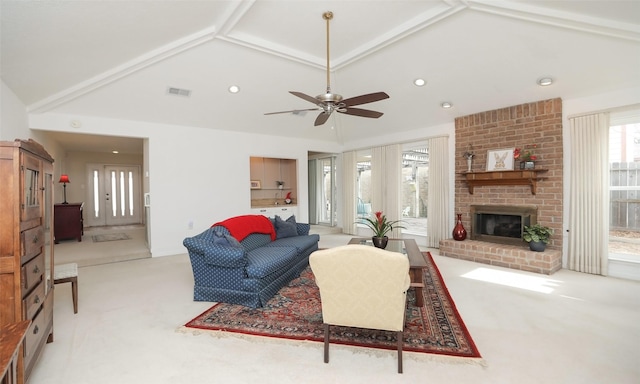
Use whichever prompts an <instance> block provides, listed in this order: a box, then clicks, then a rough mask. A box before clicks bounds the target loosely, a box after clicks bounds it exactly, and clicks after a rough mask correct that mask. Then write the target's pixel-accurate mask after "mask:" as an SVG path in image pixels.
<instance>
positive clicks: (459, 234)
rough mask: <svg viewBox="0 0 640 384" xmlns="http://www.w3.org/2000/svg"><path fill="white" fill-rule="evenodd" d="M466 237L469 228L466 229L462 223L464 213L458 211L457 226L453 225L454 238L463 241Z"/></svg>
mask: <svg viewBox="0 0 640 384" xmlns="http://www.w3.org/2000/svg"><path fill="white" fill-rule="evenodd" d="M466 238H467V230H466V229H464V225H462V214H460V213H458V221H457V222H456V226H455V227H453V239H454V240H457V241H462V240H464V239H466Z"/></svg>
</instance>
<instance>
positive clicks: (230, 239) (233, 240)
mask: <svg viewBox="0 0 640 384" xmlns="http://www.w3.org/2000/svg"><path fill="white" fill-rule="evenodd" d="M224 238H225V239H227V242H229V246H230V247H233V248H244V247H243V246H242V244H240V242H239V241H238V239H236V238H235V237H233V236H231V235H227V234H225V235H224Z"/></svg>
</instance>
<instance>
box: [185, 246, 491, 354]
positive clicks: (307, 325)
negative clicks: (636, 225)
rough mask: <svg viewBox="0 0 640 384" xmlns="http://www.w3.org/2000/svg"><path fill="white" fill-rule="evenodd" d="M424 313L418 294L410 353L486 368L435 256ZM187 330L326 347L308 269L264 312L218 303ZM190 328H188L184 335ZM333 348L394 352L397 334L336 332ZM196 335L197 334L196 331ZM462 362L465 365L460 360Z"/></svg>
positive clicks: (410, 321) (411, 313) (410, 320)
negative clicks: (250, 336)
mask: <svg viewBox="0 0 640 384" xmlns="http://www.w3.org/2000/svg"><path fill="white" fill-rule="evenodd" d="M425 258H426V259H427V264H428V268H426V269H425V271H424V276H423V279H424V284H425V286H424V290H423V295H424V304H425V305H424V307H416V306H415V305H414V303H415V294H414V290H413V289H410V290H409V294H408V295H407V300H408V305H407V316H406V323H405V330H404V348H403V351H404V352H418V353H425V354H435V355H446V356H455V357H463V358H469V359H463V360H466V361H467V362H470V363H471V362H473V360H475V361H476V362H480V364H483V362H482V360H481V356H480V353H479V351H478V349H477V348H476V346H475V344H474V342H473V339H472V338H471V335H470V334H469V332H468V330H467V328H466V326H465V324H464V322H463V321H462V318H461V317H460V314H459V313H458V310H457V309H456V306H455V304H454V302H453V300H452V299H451V296H450V295H449V292H448V290H447V288H446V286H445V284H444V282H443V280H442V276H441V275H440V272H439V271H438V268H437V267H436V265H435V263H434V262H433V258H432V257H431V254H430V253H428V252H426V253H425ZM185 327H186V328H187V329H191V330H192V331H194V330H208V331H215V332H217V333H218V335H217V336H220V333H231V334H233V335H236V336H240V335H239V334H242V335H252V336H266V337H269V338H280V339H289V340H306V341H314V342H319V343H323V342H324V330H323V326H322V309H321V302H320V292H319V290H318V287H317V286H316V284H315V281H314V276H313V272H312V271H311V268H309V267H307V269H305V270H304V271H303V272H302V273H301V274H300V277H298V278H297V279H294V280H292V281H291V282H290V283H289V285H288V286H286V287H284V288H282V289H281V290H280V291H279V292H278V293H277V294H276V295H275V296H274V297H273V298H271V300H269V302H267V304H266V306H265V307H264V308H257V309H252V308H247V307H244V306H241V305H235V304H227V303H218V304H216V305H214V306H213V307H211V308H209V309H208V310H207V311H205V312H204V313H202V314H201V315H199V316H198V317H196V318H195V319H193V320H191V321H189V322H188V323H187V324H185ZM184 330H185V328H182V331H184ZM330 332H331V334H330V343H331V345H335V344H342V345H350V346H356V347H366V348H377V349H388V350H393V351H395V350H396V348H397V344H396V337H395V332H387V331H382V330H371V329H363V328H348V327H339V326H331V327H330ZM194 333H197V331H195V332H194ZM459 360H460V359H459Z"/></svg>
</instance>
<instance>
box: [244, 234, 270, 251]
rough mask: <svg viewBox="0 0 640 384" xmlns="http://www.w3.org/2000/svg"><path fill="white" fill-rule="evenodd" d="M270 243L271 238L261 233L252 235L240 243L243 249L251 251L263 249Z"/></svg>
mask: <svg viewBox="0 0 640 384" xmlns="http://www.w3.org/2000/svg"><path fill="white" fill-rule="evenodd" d="M270 242H271V236H269V235H265V234H262V233H252V234H250V235H249V236H247V237H245V238H244V240H242V241H241V242H240V244H242V246H243V247H244V249H246V250H247V251H252V250H254V249H256V248H260V247H264V246H265V245H267V244H269V243H270Z"/></svg>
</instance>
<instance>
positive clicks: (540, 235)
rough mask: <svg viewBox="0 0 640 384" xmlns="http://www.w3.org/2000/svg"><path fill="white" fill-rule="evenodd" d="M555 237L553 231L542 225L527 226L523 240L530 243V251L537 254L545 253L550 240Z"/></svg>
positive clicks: (523, 233)
mask: <svg viewBox="0 0 640 384" xmlns="http://www.w3.org/2000/svg"><path fill="white" fill-rule="evenodd" d="M551 235H553V229H552V228H549V227H545V226H543V225H540V224H534V225H531V226H528V225H525V226H524V231H523V232H522V240H524V241H526V242H527V243H529V249H530V250H532V251H535V252H544V250H545V248H546V247H547V244H549V238H550V237H551Z"/></svg>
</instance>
